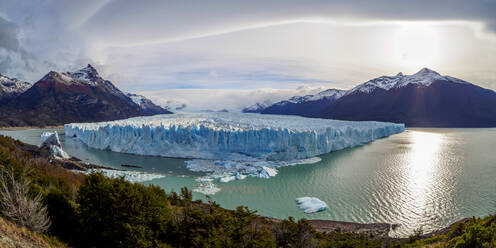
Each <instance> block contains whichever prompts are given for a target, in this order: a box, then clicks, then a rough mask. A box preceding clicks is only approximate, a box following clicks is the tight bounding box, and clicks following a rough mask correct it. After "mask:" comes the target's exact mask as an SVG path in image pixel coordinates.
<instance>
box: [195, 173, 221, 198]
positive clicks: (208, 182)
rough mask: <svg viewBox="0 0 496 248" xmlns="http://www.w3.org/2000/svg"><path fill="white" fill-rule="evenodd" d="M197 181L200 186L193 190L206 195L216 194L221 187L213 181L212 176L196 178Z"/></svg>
mask: <svg viewBox="0 0 496 248" xmlns="http://www.w3.org/2000/svg"><path fill="white" fill-rule="evenodd" d="M196 181H197V182H199V183H200V184H199V185H198V187H196V188H194V189H193V192H198V193H201V194H204V195H215V193H217V192H219V191H220V188H218V187H217V186H216V185H215V184H214V183H213V182H212V181H213V179H212V178H209V177H200V178H197V179H196Z"/></svg>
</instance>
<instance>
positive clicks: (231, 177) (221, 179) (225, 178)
mask: <svg viewBox="0 0 496 248" xmlns="http://www.w3.org/2000/svg"><path fill="white" fill-rule="evenodd" d="M234 180H236V177H235V176H225V177H221V178H220V179H219V183H228V182H230V181H234Z"/></svg>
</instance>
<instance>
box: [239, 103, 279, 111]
mask: <svg viewBox="0 0 496 248" xmlns="http://www.w3.org/2000/svg"><path fill="white" fill-rule="evenodd" d="M270 105H272V101H271V100H265V101H264V102H261V103H260V102H257V103H255V104H253V105H251V106H248V107H246V108H243V109H242V110H241V112H243V113H260V112H262V111H263V110H264V109H265V108H267V107H268V106H270Z"/></svg>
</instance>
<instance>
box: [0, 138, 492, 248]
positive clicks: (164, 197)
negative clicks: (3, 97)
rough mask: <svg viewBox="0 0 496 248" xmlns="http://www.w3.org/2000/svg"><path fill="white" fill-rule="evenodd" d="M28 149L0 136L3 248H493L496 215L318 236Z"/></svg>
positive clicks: (299, 224) (307, 228) (296, 225)
mask: <svg viewBox="0 0 496 248" xmlns="http://www.w3.org/2000/svg"><path fill="white" fill-rule="evenodd" d="M27 146H28V145H26V144H24V143H21V142H19V141H15V140H13V139H11V138H7V137H4V136H0V168H1V171H2V177H1V178H2V179H1V180H3V182H4V183H2V184H1V185H2V187H1V188H2V190H0V191H1V194H0V246H2V247H19V246H21V247H65V246H68V247H496V215H493V216H489V217H486V218H483V219H476V218H473V219H469V220H466V221H462V222H459V223H457V224H455V225H453V226H452V227H450V228H448V229H447V230H444V231H440V232H438V233H437V234H435V235H426V236H424V235H422V234H421V233H420V232H419V233H416V234H415V235H412V236H411V237H410V238H408V239H392V238H384V237H371V236H369V235H364V234H357V233H343V232H325V233H324V232H317V231H316V230H314V229H313V228H312V226H311V225H310V224H309V222H308V221H306V220H298V221H295V220H294V219H292V218H289V219H287V220H283V221H274V220H273V219H270V218H265V217H263V216H259V215H257V214H256V213H255V212H253V211H250V210H249V209H248V208H246V207H238V208H237V209H236V210H227V209H223V208H221V207H220V206H219V205H218V204H216V203H215V202H212V201H207V202H202V201H193V200H192V194H191V191H189V190H188V189H186V188H183V189H182V190H181V192H180V193H175V192H170V193H166V192H165V191H164V190H162V189H161V188H159V187H156V186H153V185H151V186H144V185H141V184H137V183H130V182H127V181H125V180H124V179H122V178H121V179H109V178H106V177H104V176H103V175H102V174H99V173H93V174H91V175H89V176H85V175H82V174H75V173H72V172H70V171H68V170H66V169H64V168H62V167H61V166H60V165H58V164H57V163H53V162H50V159H47V158H46V157H43V156H41V155H40V154H46V153H43V152H40V151H35V152H33V147H29V149H26V147H27ZM26 168H28V169H26ZM5 175H12V177H5ZM6 178H10V179H9V180H7V181H6ZM1 180H0V181H1ZM23 182H24V183H25V182H29V184H25V185H28V189H27V190H26V191H25V192H24V191H22V190H18V191H16V192H17V194H9V193H11V192H12V191H13V190H14V189H16V187H15V186H16V185H17V184H19V185H23V184H22V183H23ZM18 192H21V193H22V194H21V193H18ZM12 195H13V196H15V197H17V198H18V199H17V198H15V197H14V198H15V199H14V200H15V201H13V200H12V197H11V198H9V197H8V196H12ZM37 199H38V200H39V201H40V204H39V205H37V204H35V203H34V202H36V200H37ZM12 202H15V203H16V204H17V203H26V204H25V205H26V207H25V208H19V207H18V205H19V204H18V205H16V204H10V203H12ZM9 204H10V205H9ZM20 205H21V206H22V204H20ZM12 209H14V210H16V211H13V210H12ZM39 220H46V221H48V225H47V226H45V225H39V222H40V221H39ZM2 242H3V243H2ZM16 242H17V243H16ZM19 242H21V243H19Z"/></svg>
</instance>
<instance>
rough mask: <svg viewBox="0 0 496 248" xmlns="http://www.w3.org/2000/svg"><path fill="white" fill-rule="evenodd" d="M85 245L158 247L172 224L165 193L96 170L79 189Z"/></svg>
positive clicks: (80, 213) (83, 245)
mask: <svg viewBox="0 0 496 248" xmlns="http://www.w3.org/2000/svg"><path fill="white" fill-rule="evenodd" d="M76 202H77V203H78V204H79V218H80V222H81V227H82V228H81V232H82V234H81V236H82V237H91V238H86V239H84V240H81V241H80V242H79V243H80V244H81V246H82V247H91V246H95V247H156V246H159V245H163V243H164V242H163V241H164V239H165V237H166V234H167V230H168V228H169V226H170V223H171V214H170V208H169V203H168V201H167V196H166V194H165V192H164V191H163V190H162V189H160V188H158V187H156V186H153V185H152V186H148V187H147V186H144V185H141V184H135V183H130V182H127V181H125V180H124V178H120V179H109V178H105V176H104V175H103V174H102V173H92V174H91V175H89V176H88V177H87V178H86V180H85V182H84V184H83V185H82V186H81V187H80V188H79V192H78V195H77V199H76Z"/></svg>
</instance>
